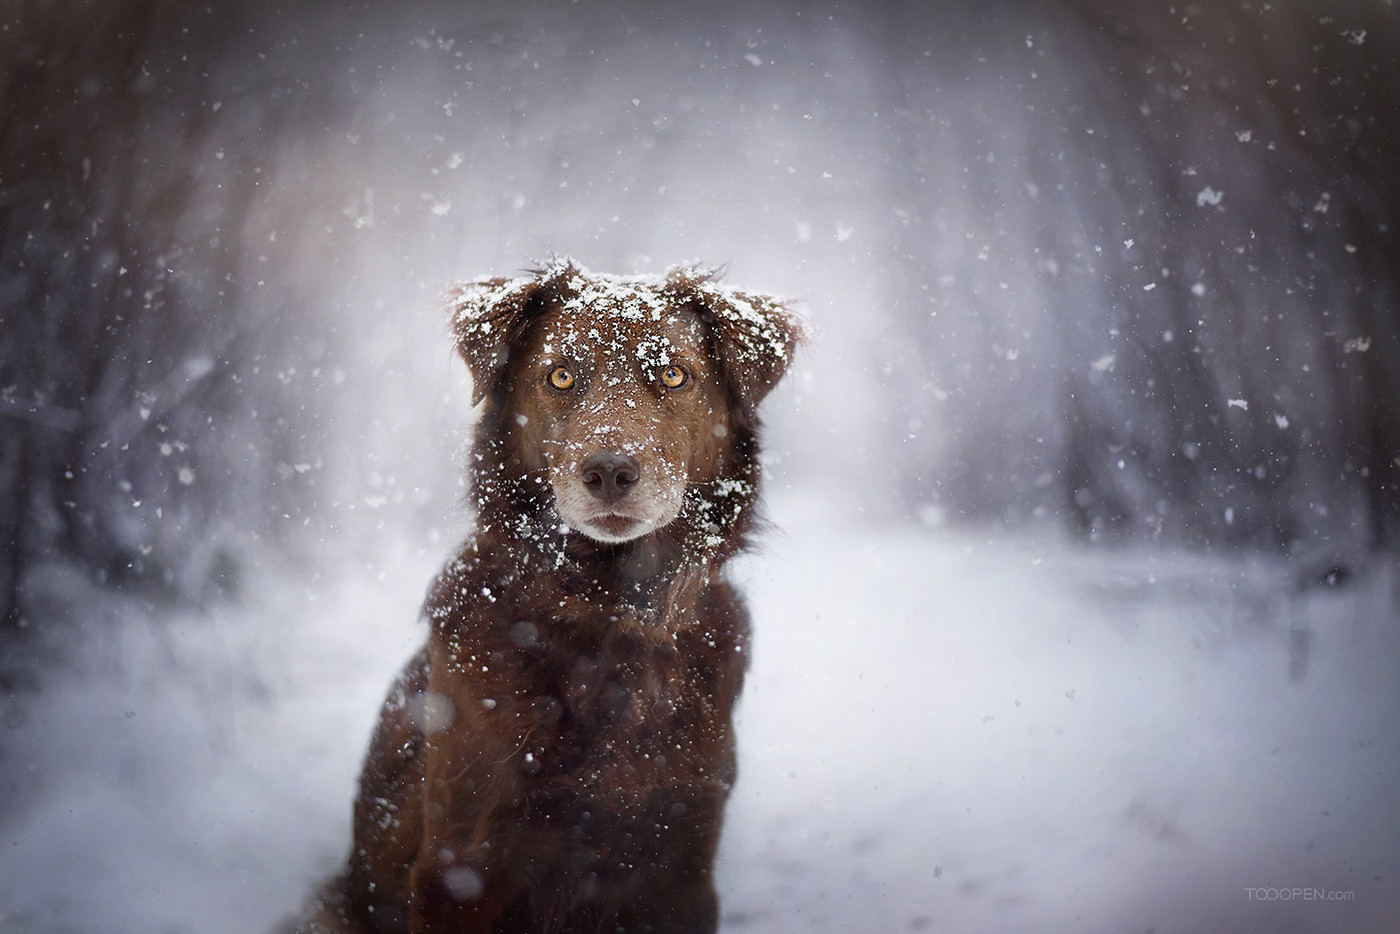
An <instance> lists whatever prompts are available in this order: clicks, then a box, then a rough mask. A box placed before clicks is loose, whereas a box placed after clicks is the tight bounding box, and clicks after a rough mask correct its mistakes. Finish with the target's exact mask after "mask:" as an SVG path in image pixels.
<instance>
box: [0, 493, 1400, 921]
mask: <svg viewBox="0 0 1400 934" xmlns="http://www.w3.org/2000/svg"><path fill="white" fill-rule="evenodd" d="M832 503H833V498H832V497H830V496H829V495H823V494H821V493H819V492H818V491H817V490H815V489H805V490H804V489H800V488H799V489H796V490H777V491H776V492H775V495H774V497H773V498H772V500H771V504H772V510H771V511H772V517H773V519H774V521H775V524H776V525H777V527H778V528H777V529H776V530H775V531H774V532H773V533H771V534H770V535H768V537H767V541H766V543H765V547H764V548H763V550H762V551H761V552H760V553H759V554H756V555H754V556H751V557H747V558H745V559H743V561H742V563H741V565H740V567H738V568H737V569H736V570H737V576H738V577H739V578H740V579H741V580H742V581H743V582H744V586H745V588H746V590H747V592H748V593H749V595H750V597H751V602H752V606H753V610H754V615H755V619H756V630H757V635H756V642H755V647H754V649H755V650H754V668H753V672H752V677H751V680H750V682H749V685H748V688H747V690H746V694H745V698H744V701H743V705H742V711H741V747H742V761H741V776H740V782H739V785H738V787H737V789H736V792H735V795H734V798H733V801H732V804H731V807H730V811H729V820H728V824H727V830H726V837H725V841H724V846H723V850H722V856H721V869H720V882H721V890H722V897H723V914H724V930H726V931H729V932H735V934H749V932H752V934H770V932H771V934H782V932H795V931H813V932H826V931H852V932H887V931H901V930H908V931H918V930H937V931H954V932H961V931H988V932H997V931H1032V930H1033V931H1037V932H1056V931H1086V932H1122V931H1156V932H1158V934H1167V932H1202V931H1211V932H1231V931H1239V932H1256V931H1297V932H1312V931H1317V932H1323V931H1326V932H1370V931H1389V930H1394V927H1393V925H1394V923H1395V920H1396V919H1397V918H1400V834H1397V832H1396V828H1397V827H1400V796H1397V795H1396V794H1395V791H1394V787H1395V776H1396V766H1397V764H1400V735H1397V732H1396V730H1395V728H1394V719H1395V714H1396V712H1397V711H1400V626H1398V625H1397V617H1398V616H1400V613H1398V612H1397V600H1396V586H1397V581H1398V580H1400V577H1397V575H1396V573H1395V571H1394V569H1393V568H1392V567H1391V566H1389V565H1386V566H1376V567H1372V568H1370V569H1367V570H1365V571H1364V572H1361V573H1358V574H1356V575H1354V576H1353V577H1352V578H1351V579H1350V580H1349V581H1348V582H1347V583H1346V585H1345V586H1343V587H1338V588H1333V589H1312V590H1300V589H1299V588H1298V586H1297V583H1296V582H1297V579H1298V576H1297V575H1296V574H1295V573H1294V571H1293V569H1291V568H1289V567H1287V566H1286V565H1282V564H1278V565H1275V564H1270V563H1267V562H1262V561H1244V560H1240V559H1233V558H1205V557H1201V556H1200V555H1181V554H1168V553H1163V552H1160V551H1157V552H1154V551H1149V550H1141V551H1131V552H1125V551H1109V550H1099V551H1087V550H1084V549H1082V548H1076V547H1069V546H1066V545H1065V544H1063V543H1062V542H1060V541H1058V540H1056V539H1054V538H1050V537H1037V536H1036V535H1033V534H1029V533H1020V534H1018V535H1015V536H1008V535H1005V534H991V533H987V534H982V533H976V532H971V531H968V530H965V529H964V530H959V531H950V530H946V529H929V530H921V529H916V528H910V527H892V526H889V525H885V524H881V523H878V522H875V521H873V520H865V519H863V518H862V517H860V516H858V515H854V514H851V513H849V512H845V511H843V510H841V509H839V508H837V507H835V506H833V505H832ZM376 551H377V552H378V553H377V554H376ZM446 551H447V547H446V545H444V546H443V547H442V548H441V549H409V548H406V547H404V546H400V545H395V544H394V543H393V541H392V540H387V541H386V542H385V543H384V544H383V545H382V546H373V547H371V548H369V550H368V553H369V554H370V555H371V557H370V558H368V559H363V558H362V559H361V560H360V561H358V562H349V561H348V562H347V565H353V566H350V567H348V569H347V572H346V573H345V574H344V575H343V576H341V577H338V578H334V579H332V578H329V577H327V576H325V575H315V574H311V573H310V572H307V573H305V574H301V573H298V572H297V571H296V570H294V569H289V568H285V567H284V568H279V569H277V570H268V571H266V572H265V576H264V577H263V578H262V580H263V582H264V584H265V586H264V587H262V588H261V589H259V590H257V592H258V593H260V594H261V597H260V598H259V599H257V600H255V601H254V602H252V603H250V604H247V605H244V606H240V607H229V608H225V609H223V610H219V611H216V612H215V613H213V615H212V618H208V617H202V618H196V617H188V618H182V619H179V620H175V621H173V622H170V623H165V622H162V623H159V624H153V623H150V622H146V621H142V619H141V617H140V616H139V615H137V614H131V617H130V619H128V620H127V621H125V622H124V623H122V624H121V625H119V626H116V627H112V628H111V629H110V632H111V633H112V634H111V635H110V636H109V637H108V638H106V639H105V640H103V641H101V642H100V643H99V642H94V643H93V644H92V645H91V646H90V647H89V650H88V652H87V653H86V656H85V663H84V665H83V666H82V669H81V670H80V671H74V672H70V673H66V674H60V675H55V676H53V678H52V679H51V680H50V682H49V684H48V685H47V688H46V689H45V690H44V691H43V692H42V694H41V695H40V696H39V697H38V698H37V699H36V700H35V701H34V703H32V704H31V706H30V707H29V708H28V710H27V711H26V713H25V716H24V717H23V719H22V721H21V722H19V724H18V725H17V726H15V727H13V728H10V729H7V730H6V731H5V733H4V734H3V742H2V743H0V749H3V759H0V779H3V780H4V782H5V784H6V786H8V788H7V790H6V792H5V794H6V798H7V800H6V801H5V803H4V805H3V806H0V808H2V809H0V932H3V934H69V932H73V934H108V932H134V934H186V932H188V934H225V932H227V934H235V932H236V934H247V932H257V931H261V930H266V929H267V928H268V927H269V926H271V925H272V924H273V923H274V922H275V921H276V920H277V919H279V918H280V917H283V916H285V915H286V914H287V913H288V912H290V911H292V910H293V909H294V907H295V906H296V904H297V903H298V901H299V900H300V899H301V898H302V897H303V895H304V894H305V892H306V890H307V889H308V888H309V886H310V885H311V884H312V882H313V881H314V880H315V878H316V877H317V876H318V875H320V874H322V873H324V872H327V871H329V870H330V869H331V868H332V867H333V866H334V865H335V863H336V862H337V861H338V860H339V859H340V857H341V855H342V853H343V849H344V847H345V845H346V842H347V838H348V831H349V821H348V817H349V801H350V798H351V794H352V788H353V782H354V778H355V773H356V769H357V766H358V759H359V756H360V754H361V750H362V747H363V744H364V742H365V739H366V737H367V733H368V730H369V728H370V724H371V722H372V719H373V717H374V716H375V712H376V707H377V705H378V703H379V700H380V697H381V695H382V693H383V691H384V689H385V687H386V685H387V684H388V681H389V679H390V677H391V675H392V673H393V672H394V670H395V668H396V667H397V666H398V665H399V664H400V662H401V661H402V660H403V659H404V658H405V657H407V656H408V655H409V654H410V653H411V652H412V651H413V649H414V647H415V645H416V644H417V642H418V641H419V640H420V639H421V637H422V633H423V631H422V628H421V624H418V623H416V622H415V620H414V611H415V607H416V603H417V601H418V599H419V597H420V595H421V593H422V591H423V589H424V587H425V586H426V583H427V580H428V577H429V576H430V575H431V573H432V572H433V570H434V568H435V565H436V564H437V562H438V561H439V560H441V558H442V557H443V555H444V554H445V553H446ZM360 553H361V555H363V554H365V553H366V550H365V548H364V547H361V549H360ZM250 589H252V588H250ZM16 719H17V718H16ZM1252 889H1258V890H1260V891H1258V892H1251V891H1250V890H1252ZM1295 889H1297V890H1299V891H1297V892H1294V891H1293V890H1295ZM1328 893H1342V894H1341V897H1343V898H1344V899H1345V900H1324V899H1323V898H1322V896H1323V895H1325V894H1328Z"/></svg>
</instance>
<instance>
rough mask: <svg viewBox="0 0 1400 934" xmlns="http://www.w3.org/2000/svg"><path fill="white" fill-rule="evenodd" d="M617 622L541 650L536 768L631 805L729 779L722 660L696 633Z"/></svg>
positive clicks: (590, 793) (550, 778) (536, 669)
mask: <svg viewBox="0 0 1400 934" xmlns="http://www.w3.org/2000/svg"><path fill="white" fill-rule="evenodd" d="M608 622H610V624H611V626H612V627H613V628H610V629H608V630H607V631H606V632H605V633H604V635H603V636H602V637H601V638H598V639H596V640H594V639H583V640H571V639H560V640H558V641H557V642H554V643H552V644H549V645H546V646H544V647H543V650H542V651H541V652H539V653H538V654H536V656H535V657H534V658H533V659H531V662H530V671H529V678H530V681H531V682H532V687H533V689H534V690H535V692H536V693H535V697H534V700H533V703H532V706H533V713H534V715H535V718H536V724H537V729H536V730H535V731H533V737H532V745H533V746H534V748H533V749H531V750H529V754H530V755H531V756H532V759H533V761H532V763H531V768H532V770H533V771H534V772H535V777H536V778H537V779H538V780H539V781H541V782H543V783H545V784H551V783H563V784H566V785H568V786H569V787H571V788H572V789H574V791H576V792H578V793H579V794H580V795H581V796H582V797H584V798H590V799H594V800H597V801H599V802H601V803H607V804H610V805H612V806H615V807H622V808H626V807H628V806H634V805H637V804H641V803H642V802H644V801H645V800H646V799H647V798H648V797H650V796H651V795H653V794H654V793H655V792H657V791H658V790H660V789H665V788H672V787H675V786H677V785H705V784H709V783H710V782H712V781H724V780H725V779H724V776H723V774H721V773H723V772H724V771H725V766H724V763H725V762H726V761H727V759H728V753H727V745H726V744H727V742H728V722H727V719H728V718H727V716H726V713H727V711H722V710H720V709H719V705H717V703H716V692H717V691H721V690H722V686H721V685H718V684H715V683H714V675H715V673H714V670H713V666H712V665H710V664H709V663H708V660H707V659H706V658H705V657H703V656H702V655H700V654H699V653H697V652H695V651H694V646H693V644H692V643H693V642H694V640H693V639H692V638H690V637H688V636H687V637H678V638H674V639H673V638H671V637H666V638H665V639H664V641H663V640H660V639H656V638H648V634H647V633H646V632H644V631H638V630H637V629H635V628H633V629H630V630H629V629H628V628H627V627H626V626H625V625H624V626H622V627H619V626H618V624H617V623H616V622H615V621H608Z"/></svg>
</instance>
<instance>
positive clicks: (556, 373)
mask: <svg viewBox="0 0 1400 934" xmlns="http://www.w3.org/2000/svg"><path fill="white" fill-rule="evenodd" d="M549 385H551V386H553V387H554V388H555V389H572V388H573V385H574V374H572V373H570V372H569V370H568V367H562V366H556V367H555V368H554V369H552V370H550V371H549Z"/></svg>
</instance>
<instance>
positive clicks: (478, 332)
mask: <svg viewBox="0 0 1400 934" xmlns="http://www.w3.org/2000/svg"><path fill="white" fill-rule="evenodd" d="M571 268H572V265H571V264H570V263H568V262H567V261H556V262H552V263H551V264H550V265H549V266H547V267H545V268H541V269H539V270H536V271H535V272H534V273H533V274H532V275H529V276H521V277H517V278H514V279H501V278H486V277H483V278H480V279H472V280H471V281H469V282H458V283H456V284H454V285H452V286H449V287H448V289H447V291H446V293H444V295H443V304H444V305H445V306H446V309H447V311H448V313H449V314H450V315H451V323H452V335H453V337H454V338H456V341H457V352H458V353H460V354H461V355H462V359H463V360H465V361H467V369H468V370H470V371H471V374H472V405H478V404H480V403H481V400H482V399H484V398H486V395H487V394H488V393H489V392H491V390H492V389H494V388H496V386H497V385H498V384H499V383H500V381H501V377H502V376H503V375H504V374H505V369H506V363H507V362H509V360H510V349H511V347H514V346H517V345H518V344H519V342H520V339H521V337H522V336H523V335H524V333H525V330H526V329H527V328H528V327H529V326H530V322H531V321H532V320H533V319H534V317H535V315H537V314H538V313H539V311H540V306H541V305H542V299H543V297H544V296H545V294H546V292H547V289H546V286H548V285H550V284H551V282H552V281H553V280H554V279H555V278H556V277H557V276H558V275H560V274H563V273H565V272H567V271H568V270H569V269H571Z"/></svg>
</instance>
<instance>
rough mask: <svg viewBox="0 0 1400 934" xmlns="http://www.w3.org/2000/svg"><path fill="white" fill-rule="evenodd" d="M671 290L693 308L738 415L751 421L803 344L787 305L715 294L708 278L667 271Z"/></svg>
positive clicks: (759, 297)
mask: <svg viewBox="0 0 1400 934" xmlns="http://www.w3.org/2000/svg"><path fill="white" fill-rule="evenodd" d="M670 279H671V285H672V287H673V288H679V290H680V291H681V292H683V293H689V297H691V299H692V300H693V301H694V302H695V304H696V305H697V306H698V310H699V312H700V315H701V317H702V318H703V319H704V321H705V323H706V324H707V325H708V326H709V328H710V332H711V334H712V335H713V336H714V341H715V353H716V356H718V357H719V359H720V362H721V364H723V366H724V370H725V372H726V374H727V375H728V378H729V381H730V384H731V385H732V386H733V389H734V395H735V397H736V399H737V401H738V403H739V410H740V412H741V413H742V414H743V416H744V418H745V419H747V420H748V421H750V422H752V421H754V418H755V415H756V413H757V411H758V404H759V403H760V402H762V401H763V398H764V397H765V396H767V395H768V393H769V391H771V390H772V388H773V387H774V386H776V385H777V384H778V380H780V379H782V378H783V374H784V373H786V372H787V368H788V365H789V364H790V363H791V362H792V355H793V351H795V350H796V349H797V347H798V345H799V344H801V343H802V342H803V341H804V340H805V339H806V329H805V328H804V327H803V325H802V322H801V321H800V320H799V319H798V318H797V316H796V315H794V314H793V313H792V311H791V309H789V308H788V305H787V302H785V301H783V300H782V299H780V298H777V297H775V296H772V295H764V294H761V293H756V292H739V291H735V290H732V289H725V288H721V287H720V286H719V285H717V284H716V283H715V281H714V276H713V274H702V275H696V273H695V270H693V269H686V268H677V269H673V270H672V271H671V274H670Z"/></svg>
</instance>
